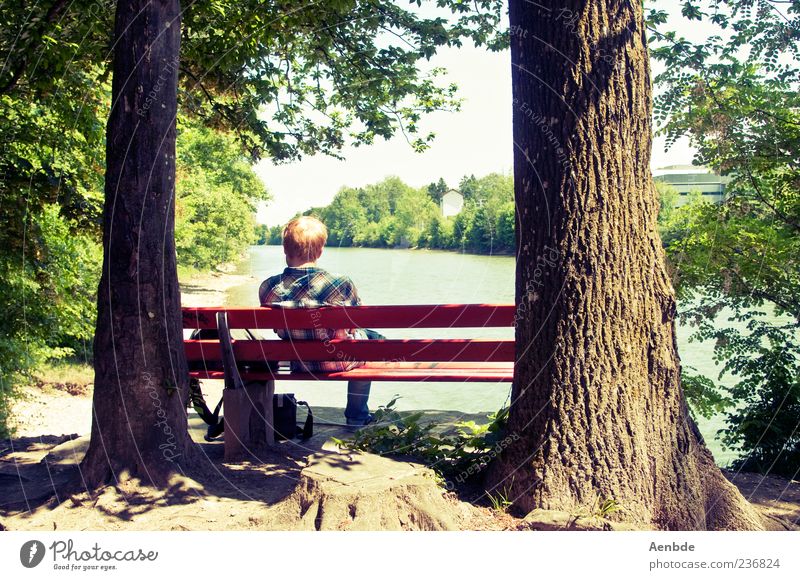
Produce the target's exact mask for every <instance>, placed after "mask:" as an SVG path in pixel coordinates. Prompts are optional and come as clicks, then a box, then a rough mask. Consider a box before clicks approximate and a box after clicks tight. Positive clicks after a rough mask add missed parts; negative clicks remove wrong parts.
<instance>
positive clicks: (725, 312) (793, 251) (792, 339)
mask: <svg viewBox="0 0 800 580" xmlns="http://www.w3.org/2000/svg"><path fill="white" fill-rule="evenodd" d="M682 8H683V9H682V16H683V18H684V19H686V20H688V21H693V20H702V21H704V22H705V23H706V24H708V25H709V26H715V27H716V28H717V32H718V33H717V34H711V35H708V36H707V37H706V38H704V39H703V40H702V41H701V42H698V43H693V42H690V41H688V40H686V39H685V38H682V37H680V36H679V35H678V34H677V33H676V32H673V31H668V30H667V29H668V28H670V27H671V26H672V27H677V26H680V25H675V24H670V19H669V15H668V14H667V13H666V12H664V11H660V10H658V9H656V10H653V11H651V13H650V23H651V30H652V31H653V37H652V39H651V43H652V45H653V49H652V52H651V54H652V56H653V57H654V58H656V59H657V60H660V61H662V62H663V63H664V65H665V66H664V71H663V72H662V73H660V74H659V75H657V76H656V79H655V82H656V85H657V86H658V87H660V89H661V90H660V94H659V95H658V96H657V98H656V101H655V104H656V119H657V120H658V121H659V122H660V124H661V131H662V132H663V133H664V134H666V135H667V138H668V142H669V143H674V142H675V141H676V140H677V139H678V138H679V137H681V136H688V137H689V139H690V142H691V144H692V145H693V146H694V147H696V149H697V156H696V162H697V163H699V164H704V165H708V166H710V167H712V168H714V169H715V170H717V171H719V172H720V173H722V174H724V175H729V176H730V177H731V181H730V183H729V184H728V185H727V186H726V198H725V200H724V201H723V203H721V204H719V205H714V204H696V205H694V206H693V207H689V208H686V209H685V210H684V208H680V210H679V211H677V212H676V214H678V216H680V218H681V220H682V223H673V224H672V225H671V226H670V227H668V228H667V232H668V234H667V235H666V236H665V241H666V242H667V251H668V255H669V257H670V260H671V263H672V265H673V267H674V268H675V283H676V287H677V290H678V296H679V303H680V304H682V305H683V308H682V310H681V312H680V313H679V316H680V317H681V319H682V320H684V321H687V322H689V323H691V324H693V325H694V326H695V327H696V328H697V331H696V333H695V335H694V337H693V338H695V339H707V340H713V341H714V343H715V358H716V360H717V361H718V362H720V363H722V373H721V375H720V376H722V375H724V374H729V375H731V376H733V377H736V378H737V379H738V382H737V383H736V384H735V386H733V387H732V388H730V389H728V391H729V393H728V394H729V395H730V396H731V397H732V398H733V399H734V400H735V401H736V403H737V405H736V407H735V408H734V409H733V410H732V411H730V413H729V415H728V419H727V428H726V429H725V430H724V435H723V442H724V443H725V444H726V445H728V446H729V447H733V448H736V449H738V450H739V451H740V453H741V454H742V457H741V459H740V461H739V465H741V466H744V467H747V468H755V469H759V470H767V469H770V470H772V471H773V472H779V473H783V474H785V475H788V476H794V475H796V473H797V468H798V466H800V449H798V445H797V432H798V428H800V423H799V421H800V415H798V412H797V407H796V404H795V401H796V397H797V394H796V392H797V391H796V389H797V382H796V381H797V376H798V374H800V372H799V371H800V366H799V365H798V361H800V163H799V161H800V160H799V159H798V151H800V97H798V88H799V87H798V79H800V74H798V73H800V48H799V45H798V42H797V41H798V39H800V2H797V1H796V0H793V1H791V2H785V3H778V2H768V1H761V0H759V1H756V0H708V1H705V2H702V1H699V0H696V1H683V2H682ZM686 20H684V22H685V21H686ZM681 210H683V211H681Z"/></svg>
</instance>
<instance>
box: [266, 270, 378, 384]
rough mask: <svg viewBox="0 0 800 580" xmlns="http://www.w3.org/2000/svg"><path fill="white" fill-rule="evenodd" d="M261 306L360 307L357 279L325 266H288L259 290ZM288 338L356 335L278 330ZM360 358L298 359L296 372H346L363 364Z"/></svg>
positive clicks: (340, 331)
mask: <svg viewBox="0 0 800 580" xmlns="http://www.w3.org/2000/svg"><path fill="white" fill-rule="evenodd" d="M258 299H259V301H260V303H261V306H277V307H281V308H318V307H320V306H359V305H360V304H361V299H360V298H359V297H358V293H357V292H356V287H355V285H354V284H353V281H352V280H350V278H348V277H347V276H336V275H334V274H331V273H329V272H327V271H325V270H323V269H322V268H291V267H289V268H286V269H285V270H284V271H283V273H282V274H277V275H275V276H271V277H270V278H267V279H266V280H264V281H263V282H262V283H261V287H260V288H259V289H258ZM275 332H276V333H278V336H280V337H281V338H282V339H284V340H328V339H333V338H352V336H351V335H350V333H349V332H348V330H347V329H338V330H334V329H332V328H302V329H295V330H285V329H282V328H281V329H276V330H275ZM360 364H363V363H360V362H357V361H308V362H306V361H296V362H292V370H293V371H296V372H314V371H321V372H330V371H346V370H350V369H352V368H354V367H357V366H359V365H360Z"/></svg>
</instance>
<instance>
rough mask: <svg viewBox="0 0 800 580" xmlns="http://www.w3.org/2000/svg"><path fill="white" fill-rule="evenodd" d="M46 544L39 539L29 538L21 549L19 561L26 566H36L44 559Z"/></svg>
mask: <svg viewBox="0 0 800 580" xmlns="http://www.w3.org/2000/svg"><path fill="white" fill-rule="evenodd" d="M44 552H45V550H44V544H43V543H41V542H40V541H39V540H28V541H27V542H25V543H24V544H22V547H21V548H20V549H19V561H20V562H22V565H23V566H25V567H26V568H36V566H38V565H39V564H41V563H42V560H44Z"/></svg>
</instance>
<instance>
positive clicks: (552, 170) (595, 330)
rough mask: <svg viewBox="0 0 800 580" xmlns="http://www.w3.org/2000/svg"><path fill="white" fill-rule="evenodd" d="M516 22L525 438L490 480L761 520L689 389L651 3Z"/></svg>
mask: <svg viewBox="0 0 800 580" xmlns="http://www.w3.org/2000/svg"><path fill="white" fill-rule="evenodd" d="M510 18H511V30H512V38H511V42H512V51H511V56H512V67H513V73H512V74H513V77H512V78H513V97H514V141H515V143H514V152H515V159H514V167H515V170H514V178H515V195H516V204H517V232H518V234H517V241H518V260H517V275H516V288H517V293H516V299H517V304H518V308H519V311H518V320H519V323H518V325H517V330H516V340H517V357H518V363H517V366H516V371H515V372H516V374H515V382H514V387H513V394H512V407H511V414H510V419H509V429H510V431H511V432H516V433H518V434H519V435H520V439H518V440H517V441H516V442H515V443H514V444H512V445H511V446H510V447H509V448H508V449H507V450H506V451H505V452H504V453H503V454H502V456H501V457H500V459H499V461H497V462H496V463H495V464H494V466H493V469H492V471H491V473H490V476H489V482H488V483H489V487H490V489H492V490H494V491H498V490H504V489H505V490H506V491H507V492H508V493H509V495H510V497H511V498H512V499H514V502H515V505H516V506H517V507H518V508H521V509H522V510H524V511H525V512H527V511H530V510H532V509H534V508H541V509H549V510H564V511H567V512H570V513H576V512H581V511H585V510H587V509H588V510H591V509H592V506H593V505H595V502H596V501H597V499H598V498H601V499H606V498H612V499H614V500H616V501H617V502H619V504H621V505H622V507H623V508H624V511H623V512H620V513H618V514H615V515H617V516H621V517H622V518H623V519H625V520H628V521H631V522H634V523H638V524H641V525H643V526H651V525H652V526H655V527H658V528H668V529H759V528H761V527H762V521H761V519H760V517H759V516H758V515H757V513H756V512H755V511H754V510H753V509H752V508H751V506H750V505H749V504H748V503H747V502H746V501H745V500H744V498H743V497H742V496H741V495H740V494H739V492H738V491H737V490H736V489H735V488H734V487H733V485H731V484H729V483H728V482H727V481H726V480H725V479H724V478H723V476H722V475H721V473H720V471H719V470H718V469H717V467H716V466H715V465H714V462H713V458H712V456H711V454H710V453H709V451H708V450H707V448H706V447H705V445H704V443H703V442H702V438H701V437H700V435H699V433H698V432H697V429H696V427H695V426H694V424H693V423H692V421H691V419H690V417H689V415H688V410H687V407H686V403H685V399H684V395H683V392H682V390H681V386H680V362H679V358H678V352H677V346H676V339H675V323H674V318H675V298H674V292H673V289H672V287H671V284H670V281H669V278H668V275H667V272H666V269H665V266H664V263H665V262H664V252H663V249H662V245H661V241H660V239H659V237H658V233H657V229H656V218H657V213H658V207H659V203H658V199H657V195H656V192H655V189H654V187H653V184H652V178H651V174H650V149H651V125H650V123H651V121H650V119H651V85H650V73H649V64H648V58H647V50H646V46H645V32H644V27H643V20H642V10H641V6H640V3H639V2H628V1H627V0H591V1H590V0H580V1H578V0H573V1H568V2H563V1H559V2H555V1H554V0H543V1H542V2H527V1H525V0H512V1H511V3H510Z"/></svg>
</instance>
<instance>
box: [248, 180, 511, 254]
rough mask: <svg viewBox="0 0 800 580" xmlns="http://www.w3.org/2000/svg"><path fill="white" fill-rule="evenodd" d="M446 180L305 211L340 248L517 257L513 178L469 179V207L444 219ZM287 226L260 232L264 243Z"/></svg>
mask: <svg viewBox="0 0 800 580" xmlns="http://www.w3.org/2000/svg"><path fill="white" fill-rule="evenodd" d="M449 190H450V187H449V186H448V184H447V183H445V181H444V179H439V181H437V182H435V183H431V184H430V185H428V186H427V187H422V188H414V187H411V186H409V185H407V184H405V183H403V181H402V180H400V179H399V178H398V177H388V178H386V179H384V180H383V181H381V182H379V183H375V184H372V185H368V186H366V187H359V188H351V187H345V188H342V189H341V190H340V191H339V192H338V193H337V194H336V197H334V199H333V201H332V202H331V203H330V205H327V206H325V207H315V208H311V209H310V210H308V211H306V212H304V215H314V216H316V217H318V218H320V219H321V220H322V221H323V222H324V223H325V225H327V226H328V232H329V237H328V244H329V245H331V246H340V247H350V246H356V247H369V248H437V249H447V250H460V251H466V252H473V253H478V254H498V253H499V254H510V253H513V252H514V190H513V180H512V177H511V176H510V175H502V174H498V173H492V174H490V175H487V176H485V177H481V178H476V177H475V176H469V177H464V178H463V179H462V180H461V182H460V183H459V184H458V187H457V190H458V191H459V192H460V193H461V195H463V196H464V207H463V209H462V210H461V211H460V212H459V213H458V215H456V216H453V217H443V216H442V211H441V207H440V204H441V199H442V196H443V195H444V194H445V193H447V191H449ZM281 230H282V226H273V227H272V228H269V227H267V226H266V225H259V226H257V227H256V238H257V239H258V242H257V243H258V244H280V243H281Z"/></svg>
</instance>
